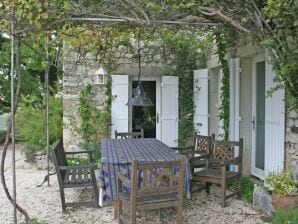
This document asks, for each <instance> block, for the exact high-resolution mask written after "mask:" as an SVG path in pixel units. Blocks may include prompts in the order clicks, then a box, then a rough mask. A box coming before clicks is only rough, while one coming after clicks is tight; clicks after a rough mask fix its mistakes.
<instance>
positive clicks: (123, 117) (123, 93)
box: [111, 75, 129, 138]
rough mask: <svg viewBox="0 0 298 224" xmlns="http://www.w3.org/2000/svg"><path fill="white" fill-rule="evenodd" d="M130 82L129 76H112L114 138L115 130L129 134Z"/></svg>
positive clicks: (112, 134)
mask: <svg viewBox="0 0 298 224" xmlns="http://www.w3.org/2000/svg"><path fill="white" fill-rule="evenodd" d="M128 80H129V77H128V75H112V106H111V111H112V128H111V130H112V133H111V137H112V138H114V137H115V130H117V131H119V132H128V106H127V105H126V103H127V102H128V90H129V85H128Z"/></svg>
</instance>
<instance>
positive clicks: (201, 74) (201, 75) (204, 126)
mask: <svg viewBox="0 0 298 224" xmlns="http://www.w3.org/2000/svg"><path fill="white" fill-rule="evenodd" d="M193 76H194V77H193V80H194V83H193V92H194V97H193V101H194V116H193V122H194V128H195V131H196V132H197V133H198V134H200V135H206V136H208V134H209V117H210V115H209V97H208V95H209V76H208V69H199V70H194V71H193Z"/></svg>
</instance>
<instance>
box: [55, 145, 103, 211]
mask: <svg viewBox="0 0 298 224" xmlns="http://www.w3.org/2000/svg"><path fill="white" fill-rule="evenodd" d="M81 153H87V154H89V158H90V162H91V161H92V151H81V152H65V151H64V148H63V142H62V140H61V141H59V142H58V144H57V145H56V147H55V148H54V150H53V151H52V158H53V162H54V165H55V168H56V172H57V177H58V183H59V189H60V197H61V204H62V210H63V212H65V211H66V207H75V206H79V205H85V206H91V205H92V206H94V207H98V202H99V195H98V188H97V184H96V178H95V173H94V170H95V169H97V165H96V164H90V165H68V164H67V160H66V155H76V154H81ZM84 187H92V188H93V189H94V194H95V199H94V201H82V202H69V203H66V202H65V195H64V189H65V188H84Z"/></svg>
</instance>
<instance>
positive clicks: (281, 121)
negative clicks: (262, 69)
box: [265, 62, 285, 175]
mask: <svg viewBox="0 0 298 224" xmlns="http://www.w3.org/2000/svg"><path fill="white" fill-rule="evenodd" d="M274 76H275V73H274V71H273V68H272V65H271V64H270V63H269V62H266V91H268V90H270V88H272V87H274V86H275V83H274V82H273V78H274ZM284 96H285V93H284V90H283V89H282V90H278V91H276V92H273V95H272V97H270V96H268V97H266V110H265V175H267V174H268V172H278V171H282V170H283V169H284V147H285V146H284V142H285V134H284V133H285V129H284V128H285V104H284Z"/></svg>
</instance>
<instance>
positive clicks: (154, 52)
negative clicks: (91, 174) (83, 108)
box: [63, 42, 174, 151]
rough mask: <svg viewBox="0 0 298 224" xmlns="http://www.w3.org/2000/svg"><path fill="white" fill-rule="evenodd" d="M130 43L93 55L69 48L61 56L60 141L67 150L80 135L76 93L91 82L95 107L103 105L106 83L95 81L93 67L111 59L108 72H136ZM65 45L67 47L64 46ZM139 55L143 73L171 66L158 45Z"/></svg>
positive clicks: (159, 72)
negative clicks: (100, 83) (61, 104)
mask: <svg viewBox="0 0 298 224" xmlns="http://www.w3.org/2000/svg"><path fill="white" fill-rule="evenodd" d="M132 46H133V47H126V46H123V45H120V46H118V47H113V48H111V49H107V50H106V51H105V53H104V54H98V55H95V54H94V53H91V52H89V51H88V50H85V52H80V53H79V52H76V51H73V50H68V51H67V52H65V53H64V56H63V122H64V130H63V141H64V145H65V148H66V150H72V151H73V150H79V143H80V141H81V136H80V134H79V131H78V129H79V127H80V117H79V113H78V109H79V97H80V92H81V90H82V89H83V88H84V87H85V86H86V85H87V84H92V85H93V95H94V97H93V99H94V103H95V105H96V106H97V107H98V108H103V107H104V101H105V90H106V86H105V85H99V84H94V76H95V71H96V70H97V69H99V68H100V67H103V68H105V67H106V65H107V64H109V63H111V61H112V63H113V65H112V67H113V68H114V70H113V71H112V72H111V74H109V75H113V74H126V75H131V76H137V75H138V64H137V57H136V56H137V43H136V42H134V43H132ZM64 49H66V47H65V48H64ZM141 53H142V54H141V55H142V58H141V67H142V76H156V75H158V76H160V75H164V74H167V73H168V72H169V71H171V70H172V69H173V67H172V64H173V60H174V56H173V55H172V54H170V53H169V52H165V51H164V50H163V48H161V47H160V46H158V45H155V46H151V47H150V48H147V47H144V48H143V50H142V52H141Z"/></svg>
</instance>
